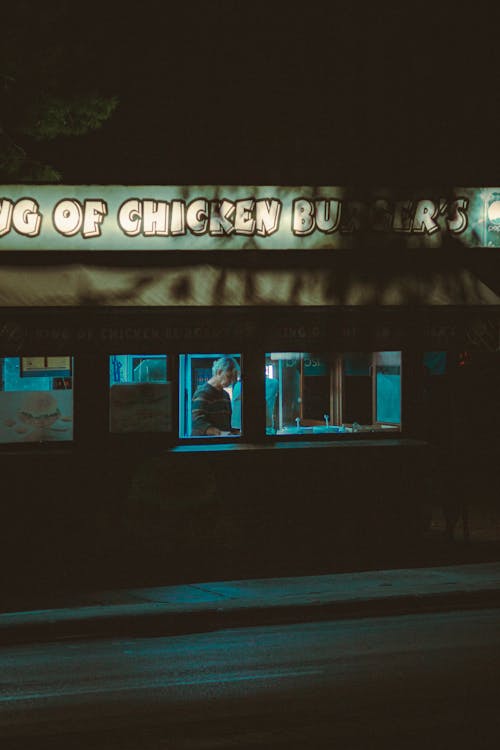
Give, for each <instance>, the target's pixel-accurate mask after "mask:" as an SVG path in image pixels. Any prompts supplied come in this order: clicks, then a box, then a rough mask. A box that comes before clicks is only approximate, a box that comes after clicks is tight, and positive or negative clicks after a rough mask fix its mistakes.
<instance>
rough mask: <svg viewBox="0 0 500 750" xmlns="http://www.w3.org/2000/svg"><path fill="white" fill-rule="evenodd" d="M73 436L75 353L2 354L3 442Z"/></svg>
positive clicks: (0, 437)
mask: <svg viewBox="0 0 500 750" xmlns="http://www.w3.org/2000/svg"><path fill="white" fill-rule="evenodd" d="M71 440H73V360H72V357H69V356H64V357H40V356H39V357H0V443H35V442H36V443H45V442H53V441H58V442H64V441H71Z"/></svg>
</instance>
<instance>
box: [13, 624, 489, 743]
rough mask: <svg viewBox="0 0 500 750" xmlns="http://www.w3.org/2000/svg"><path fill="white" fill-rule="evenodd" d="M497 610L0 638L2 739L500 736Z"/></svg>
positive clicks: (435, 739) (466, 739)
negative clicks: (2, 642)
mask: <svg viewBox="0 0 500 750" xmlns="http://www.w3.org/2000/svg"><path fill="white" fill-rule="evenodd" d="M499 668H500V610H479V611H468V612H449V613H438V614H428V615H405V616H399V617H381V618H366V619H357V620H343V621H337V622H321V623H307V624H303V625H288V626H274V627H266V628H261V627H256V628H239V629H234V630H225V631H217V632H211V633H202V634H195V635H184V636H175V637H167V638H165V637H158V638H148V639H133V640H102V641H92V642H80V641H79V642H71V641H67V642H59V643H50V644H40V645H30V646H18V647H8V648H3V649H1V650H0V746H1V747H2V750H11V749H13V750H14V749H15V750H20V749H21V748H22V749H23V750H28V748H29V749H31V748H35V747H36V748H40V747H51V748H63V747H64V748H67V749H68V750H69V749H72V748H107V749H109V750H114V749H115V748H120V749H121V750H129V748H135V749H136V750H150V749H152V748H155V749H157V748H158V749H159V748H175V750H192V749H196V750H202V749H203V750H204V749H205V748H240V747H241V748H250V747H263V748H275V747H278V748H280V747H286V748H293V747H304V748H308V749H309V748H310V749H311V750H316V748H320V747H332V746H333V744H332V743H338V745H335V746H338V747H339V748H341V749H342V750H346V748H351V747H352V748H354V747H356V748H372V747H384V748H392V747H394V748H398V750H399V749H400V748H419V750H422V748H425V750H429V748H433V747H436V748H438V747H439V748H452V747H461V746H462V743H464V745H463V746H468V747H470V748H474V750H478V749H480V748H495V750H496V748H498V747H499V746H500V744H499V743H500V712H499V711H498V697H497V696H498V688H499V678H498V675H499V674H500V672H499Z"/></svg>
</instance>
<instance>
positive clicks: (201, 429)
mask: <svg viewBox="0 0 500 750" xmlns="http://www.w3.org/2000/svg"><path fill="white" fill-rule="evenodd" d="M208 404H209V401H208V399H207V397H206V395H205V394H204V393H203V391H202V392H201V393H200V392H199V391H196V393H195V394H194V396H193V401H192V416H191V429H192V433H193V435H218V434H219V430H217V428H216V427H214V426H213V425H212V423H211V422H210V420H209V418H208V414H207V406H208ZM213 430H216V431H215V432H214V431H213Z"/></svg>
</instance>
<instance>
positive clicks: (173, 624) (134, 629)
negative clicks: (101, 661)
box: [0, 589, 500, 645]
mask: <svg viewBox="0 0 500 750" xmlns="http://www.w3.org/2000/svg"><path fill="white" fill-rule="evenodd" d="M497 607H500V590H498V589H493V590H491V589H490V590H481V591H474V592H470V591H467V592H456V591H455V592H453V593H436V594H424V595H422V594H420V595H403V596H393V597H378V598H372V599H361V600H358V601H349V602H346V601H330V602H325V603H321V602H314V603H304V604H294V605H277V604H271V605H265V604H257V605H253V606H244V607H243V606H242V607H238V606H232V607H230V608H224V607H217V608H208V609H204V610H187V611H184V612H172V611H171V610H169V609H168V608H167V607H161V606H160V607H156V608H154V610H151V608H146V609H145V608H143V607H138V610H140V611H136V612H134V611H127V613H126V614H124V613H123V612H121V613H119V612H116V613H113V612H111V613H109V614H102V615H99V616H86V615H85V613H81V612H80V613H78V611H76V615H75V616H69V617H68V616H65V617H64V618H61V619H58V618H57V617H54V616H53V617H52V618H51V616H50V610H49V611H47V619H46V620H44V621H42V622H40V621H37V622H29V619H28V617H27V616H24V619H25V620H26V621H25V622H20V623H19V622H18V623H16V624H9V623H2V622H1V618H0V639H1V641H2V644H3V645H22V644H29V643H47V642H54V641H65V640H92V639H100V638H109V637H116V638H136V637H153V636H155V637H168V636H174V635H182V634H190V633H201V632H210V631H213V630H221V629H228V628H243V627H258V626H272V625H285V624H290V625H291V624H297V623H306V622H320V621H325V620H340V619H359V618H367V617H390V616H397V615H409V614H420V613H422V614H428V613H435V612H449V611H460V610H470V609H483V608H497ZM110 609H111V608H110ZM128 609H129V610H130V609H131V608H128Z"/></svg>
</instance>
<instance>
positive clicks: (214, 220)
mask: <svg viewBox="0 0 500 750" xmlns="http://www.w3.org/2000/svg"><path fill="white" fill-rule="evenodd" d="M445 236H447V237H453V238H456V239H457V240H458V241H459V242H460V243H461V244H463V245H464V246H466V247H500V188H454V189H453V190H452V191H449V192H447V191H437V192H436V191H433V190H432V189H429V190H428V191H424V192H419V193H418V194H416V193H415V194H411V193H409V194H406V195H399V194H398V195H396V194H394V193H393V192H392V191H390V190H387V189H380V190H378V191H370V194H369V195H365V196H364V197H363V199H362V200H360V199H359V198H357V197H355V196H353V195H352V194H351V192H350V191H348V190H347V189H345V188H341V187H271V186H267V187H251V186H240V187H235V186H229V187H216V186H201V187H199V186H193V187H187V186H177V187H175V186H163V187H162V186H143V187H126V186H109V185H108V186H106V185H98V186H85V185H79V186H69V185H44V186H31V185H29V186H27V185H4V186H1V187H0V251H1V250H38V249H39V250H121V251H124V250H146V249H147V250H243V249H263V250H266V249H269V250H273V249H298V250H300V249H304V250H308V249H322V248H324V249H342V248H351V247H357V246H359V245H360V244H361V243H362V242H363V241H364V238H366V237H368V238H373V237H376V238H377V242H378V243H379V244H381V245H391V244H398V243H399V244H401V243H403V244H404V245H406V246H407V247H415V248H417V247H439V246H441V245H442V243H443V238H444V237H445Z"/></svg>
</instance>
